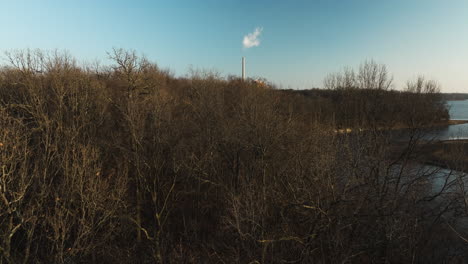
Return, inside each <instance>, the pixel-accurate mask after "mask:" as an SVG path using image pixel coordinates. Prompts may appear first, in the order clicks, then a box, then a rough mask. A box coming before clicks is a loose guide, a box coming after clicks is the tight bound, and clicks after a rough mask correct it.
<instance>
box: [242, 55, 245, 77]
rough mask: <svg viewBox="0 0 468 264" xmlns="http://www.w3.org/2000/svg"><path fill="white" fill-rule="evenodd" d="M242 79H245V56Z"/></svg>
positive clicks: (243, 58)
mask: <svg viewBox="0 0 468 264" xmlns="http://www.w3.org/2000/svg"><path fill="white" fill-rule="evenodd" d="M242 80H245V57H242Z"/></svg>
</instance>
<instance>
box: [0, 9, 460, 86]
mask: <svg viewBox="0 0 468 264" xmlns="http://www.w3.org/2000/svg"><path fill="white" fill-rule="evenodd" d="M256 27H261V28H263V31H262V32H261V34H260V36H259V39H260V45H258V46H256V47H251V48H248V49H245V48H243V46H242V41H243V38H244V36H245V35H247V34H249V33H252V32H253V31H254V30H255V28H256ZM113 47H117V48H126V49H135V50H136V51H138V52H140V53H143V54H145V55H146V56H147V57H149V58H150V59H151V60H153V61H155V62H157V63H158V65H159V66H160V67H163V68H169V69H171V70H172V71H173V72H174V73H175V74H176V75H177V76H183V75H185V74H187V72H188V69H189V67H190V65H192V66H193V67H194V68H198V69H214V70H216V71H218V72H219V73H221V74H222V75H230V74H236V75H240V72H241V67H240V65H241V57H242V56H245V57H246V60H247V75H248V76H250V77H255V76H258V77H264V78H267V79H268V80H270V81H272V82H274V83H276V84H279V85H281V86H282V87H284V88H311V87H321V86H322V84H323V78H324V77H325V76H326V74H327V73H331V72H335V71H338V70H340V69H342V68H343V67H345V66H358V65H359V64H360V63H361V62H363V61H364V60H366V59H374V60H375V61H377V62H379V63H384V64H387V66H388V68H389V70H390V72H391V73H392V74H393V75H394V78H395V84H396V88H400V87H401V86H402V85H403V84H404V82H406V80H408V79H411V78H414V77H416V76H417V75H424V76H426V77H427V78H432V79H436V80H438V81H439V82H440V83H441V85H442V87H443V91H444V92H468V1H467V0H386V1H384V0H304V1H302V0H301V1H299V0H297V1H296V0H281V1H279V0H278V1H275V0H245V1H244V0H238V1H234V0H193V1H189V0H186V1H179V0H171V1H169V0H168V1H157V0H154V1H150V0H148V1H138V0H133V1H130V0H128V1H123V0H76V1H71V0H30V1H26V0H0V52H3V51H5V50H11V49H24V48H33V49H34V48H40V49H56V48H57V49H64V50H68V51H69V52H70V53H72V54H73V55H74V56H75V57H77V58H78V59H79V60H83V61H92V60H95V59H100V60H101V61H103V62H104V63H106V57H107V55H106V51H109V50H111V49H112V48H113Z"/></svg>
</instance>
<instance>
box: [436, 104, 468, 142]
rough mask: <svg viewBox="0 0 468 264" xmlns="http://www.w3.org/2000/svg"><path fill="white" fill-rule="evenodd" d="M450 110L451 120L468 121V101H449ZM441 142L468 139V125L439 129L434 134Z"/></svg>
mask: <svg viewBox="0 0 468 264" xmlns="http://www.w3.org/2000/svg"><path fill="white" fill-rule="evenodd" d="M447 104H448V106H449V109H450V119H452V120H468V100H464V101H447ZM433 135H435V136H436V138H437V139H439V140H457V139H468V124H461V125H453V126H448V127H442V128H437V129H436V130H435V131H434V134H433Z"/></svg>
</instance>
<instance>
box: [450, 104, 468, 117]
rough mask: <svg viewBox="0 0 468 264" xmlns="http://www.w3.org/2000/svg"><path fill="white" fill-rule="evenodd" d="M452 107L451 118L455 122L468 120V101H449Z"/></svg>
mask: <svg viewBox="0 0 468 264" xmlns="http://www.w3.org/2000/svg"><path fill="white" fill-rule="evenodd" d="M447 104H448V106H449V107H450V118H451V119H453V120H468V100H463V101H447Z"/></svg>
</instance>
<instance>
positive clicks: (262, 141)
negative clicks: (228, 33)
mask: <svg viewBox="0 0 468 264" xmlns="http://www.w3.org/2000/svg"><path fill="white" fill-rule="evenodd" d="M109 55H110V57H111V58H112V59H113V60H114V62H115V63H114V65H113V66H111V67H98V66H96V65H91V66H79V65H78V64H77V63H76V62H75V60H74V59H73V58H72V57H71V56H70V55H68V54H66V53H61V52H41V51H17V52H12V53H8V54H7V56H6V57H7V58H8V60H9V63H8V64H7V65H5V66H4V67H3V68H2V70H1V71H0V263H389V262H394V263H409V262H412V263H429V262H437V263H438V262H440V261H441V260H449V261H450V260H456V259H461V258H463V257H464V255H463V254H464V253H465V252H466V251H464V250H466V247H465V245H464V244H463V243H459V241H460V237H459V234H455V233H454V232H452V229H450V228H453V226H454V225H453V223H452V222H451V221H452V220H451V219H452V218H453V216H454V215H455V213H456V215H465V211H464V207H462V206H461V205H463V201H465V196H464V193H463V192H460V191H458V190H459V189H457V188H455V187H456V186H459V187H463V184H462V181H460V179H459V178H458V181H457V180H454V179H452V178H451V177H446V178H443V182H445V184H443V185H441V187H440V188H437V190H436V191H434V187H433V184H432V180H431V179H432V178H431V177H435V176H437V175H439V174H438V173H437V169H434V168H423V167H418V166H413V164H412V163H411V162H410V160H411V158H412V156H413V154H414V152H413V150H414V148H415V146H416V145H417V144H418V142H419V141H420V137H419V134H417V133H416V132H415V131H416V130H411V131H412V132H414V133H412V134H411V136H409V137H408V140H407V142H406V143H405V145H404V146H403V147H400V148H397V150H395V148H394V145H393V143H392V141H391V140H390V139H389V138H388V137H387V136H385V135H384V134H383V133H381V132H380V131H381V130H380V128H381V127H380V126H381V125H382V124H383V123H381V122H380V121H379V120H377V117H378V116H377V115H371V114H372V113H375V114H382V115H385V116H392V115H393V114H392V113H393V112H392V111H393V110H391V109H393V108H387V107H382V103H380V101H374V99H375V100H377V99H376V98H381V99H382V100H388V102H387V104H384V105H386V106H388V107H390V106H391V105H392V104H396V105H398V106H402V107H403V106H404V107H407V108H405V109H410V110H411V111H410V110H404V111H405V113H406V114H405V115H403V116H404V118H403V117H402V119H401V120H398V119H395V118H394V119H392V120H395V122H396V121H398V122H409V124H412V125H415V124H420V123H427V122H432V121H434V116H433V114H432V112H427V111H421V110H420V109H424V110H427V109H438V107H440V105H439V103H440V102H439V101H437V100H435V99H434V100H433V99H432V98H436V97H434V96H437V94H438V93H437V91H436V90H430V87H432V86H431V85H432V83H427V82H424V81H423V82H422V83H420V82H417V83H410V84H409V89H408V90H407V92H405V93H397V92H388V91H387V89H388V88H389V86H388V85H387V84H388V79H385V80H386V81H384V82H382V85H383V86H382V87H380V86H379V87H374V86H373V85H374V84H375V83H371V82H369V86H367V85H368V84H367V82H362V81H358V82H357V83H359V85H364V86H362V87H361V86H360V88H363V89H358V87H354V83H353V84H352V85H350V86H349V87H347V88H346V89H342V90H343V92H341V88H340V87H341V85H336V84H335V86H336V87H330V88H334V89H337V90H340V93H337V92H330V96H328V95H327V96H323V94H325V93H326V92H323V93H322V92H320V94H321V95H320V96H318V97H316V98H315V97H314V98H312V97H310V96H309V97H307V98H306V97H300V96H289V95H285V94H284V93H281V92H279V91H277V90H275V89H273V88H271V87H270V86H269V85H265V84H263V83H258V82H253V81H245V82H244V81H241V80H239V79H236V78H231V79H228V80H225V79H222V78H219V77H217V76H216V75H214V74H208V73H196V74H193V75H192V76H190V77H188V78H174V77H173V76H171V74H169V73H168V72H167V71H164V70H161V69H159V68H158V67H157V65H156V64H154V63H151V62H149V61H148V60H146V59H145V58H143V57H139V56H137V55H136V53H135V52H129V51H124V50H113V51H112V52H111V53H110V54H109ZM369 65H371V66H369V67H370V68H369V71H370V72H371V70H372V69H371V68H372V67H374V66H375V65H374V66H372V65H373V64H369ZM366 67H367V66H366ZM377 69H378V70H382V68H381V66H378V65H377ZM364 72H366V73H367V70H365V71H364ZM369 76H370V77H369V78H370V80H369V81H371V80H372V79H373V78H375V76H377V77H378V78H381V76H382V74H378V75H375V76H374V75H372V74H370V75H369ZM359 80H360V79H359ZM377 80H378V79H377ZM376 83H377V84H379V83H380V82H376ZM413 87H414V88H413ZM338 88H340V89H338ZM354 88H356V89H354ZM374 88H375V89H374ZM369 91H370V92H369ZM374 92H375V93H374ZM317 93H319V92H317ZM380 95H382V97H379V96H380ZM383 95H388V96H383ZM427 95H431V96H427ZM432 95H434V96H432ZM334 96H337V98H338V99H335V97H334ZM311 98H312V99H311ZM324 98H325V99H324ZM404 98H406V99H405V100H403V99H404ZM311 100H312V101H311ZM314 100H315V101H314ZM392 100H393V101H392ZM345 102H349V104H348V105H345ZM415 102H418V104H416V103H415ZM316 103H317V104H316ZM348 106H349V107H351V106H354V107H358V106H359V107H362V109H357V110H356V112H352V111H351V108H347V107H348ZM422 107H424V108H422ZM375 111H377V112H375ZM400 111H402V110H400ZM343 115H345V116H343ZM330 116H333V117H334V119H333V120H335V122H336V123H338V124H339V125H340V126H347V125H351V124H352V125H353V126H357V125H360V126H362V127H364V126H365V127H367V128H369V130H368V131H366V133H355V134H341V133H336V131H335V129H336V123H333V122H332V121H331V120H332V119H331V118H330ZM371 116H372V117H371ZM339 120H341V121H339ZM348 120H354V121H353V123H347V122H348ZM373 128H375V129H373ZM439 180H440V179H439ZM456 184H458V185H456ZM454 186H455V187H454ZM449 227H450V228H449Z"/></svg>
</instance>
